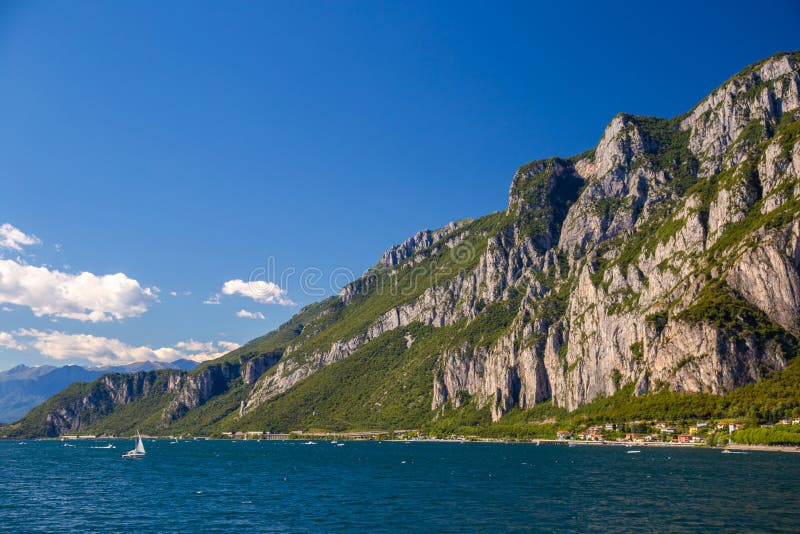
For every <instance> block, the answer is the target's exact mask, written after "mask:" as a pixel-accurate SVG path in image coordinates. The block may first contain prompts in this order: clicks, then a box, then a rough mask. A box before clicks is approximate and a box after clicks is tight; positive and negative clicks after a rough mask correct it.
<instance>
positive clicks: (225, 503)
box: [0, 440, 800, 532]
mask: <svg viewBox="0 0 800 534" xmlns="http://www.w3.org/2000/svg"><path fill="white" fill-rule="evenodd" d="M105 443H107V442H75V446H74V447H64V446H63V444H62V443H60V442H53V441H50V442H45V441H42V442H35V441H31V442H26V443H25V444H24V445H20V444H18V442H15V441H0V529H3V530H7V531H13V532H21V531H34V530H41V531H94V532H123V531H124V532H165V531H181V532H197V531H217V530H218V531H223V530H228V531H230V530H239V531H284V532H285V531H289V532H304V531H311V532H317V531H324V532H331V531H353V530H372V531H375V530H380V531H397V530H401V529H402V530H413V531H440V532H442V531H447V532H450V531H454V532H475V531H498V530H499V531H531V530H533V531H554V530H558V531H565V530H569V531H587V530H596V531H607V530H613V531H617V532H619V531H639V532H652V531H656V530H666V531H709V530H714V531H747V530H751V531H752V530H755V531H776V532H781V531H785V532H797V531H798V529H800V454H788V453H763V452H762V453H759V452H752V453H747V454H721V453H720V451H719V450H707V449H706V450H688V449H677V448H676V449H667V448H647V447H643V448H641V449H640V450H641V453H639V454H627V452H628V451H629V450H631V449H627V448H625V447H611V446H598V447H566V446H560V445H542V446H540V447H537V446H536V445H534V444H501V443H491V444H489V443H465V444H460V443H422V442H412V443H403V442H383V443H376V442H345V443H344V445H343V446H341V447H338V446H335V445H331V444H330V443H328V442H324V441H322V442H317V444H316V445H304V444H302V442H297V441H287V442H270V441H262V442H254V441H251V442H230V441H205V442H201V441H197V442H181V443H179V444H177V445H170V444H169V443H168V442H167V441H158V442H151V441H149V440H146V441H145V446H146V447H147V451H148V454H147V457H146V458H145V459H143V460H123V459H121V458H120V454H121V453H122V452H123V451H125V450H128V449H130V448H132V445H133V444H132V442H131V441H129V440H126V441H119V440H117V441H113V443H114V444H115V445H116V447H117V448H116V449H92V448H90V447H91V446H97V445H101V444H105Z"/></svg>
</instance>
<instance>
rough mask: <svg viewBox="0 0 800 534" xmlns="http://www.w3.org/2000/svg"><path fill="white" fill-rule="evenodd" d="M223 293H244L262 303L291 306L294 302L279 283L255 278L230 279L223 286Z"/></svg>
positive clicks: (245, 295) (243, 294)
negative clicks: (248, 279)
mask: <svg viewBox="0 0 800 534" xmlns="http://www.w3.org/2000/svg"><path fill="white" fill-rule="evenodd" d="M222 293H223V294H225V295H236V294H239V295H242V296H244V297H247V298H251V299H253V300H255V301H256V302H261V303H262V304H280V305H281V306H291V305H293V304H294V302H292V301H291V300H289V299H288V298H286V290H285V289H281V288H280V287H279V286H278V284H275V283H273V282H264V281H263V280H255V281H252V282H245V281H244V280H238V279H237V280H228V281H227V282H225V284H224V285H223V286H222Z"/></svg>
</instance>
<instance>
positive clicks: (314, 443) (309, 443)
mask: <svg viewBox="0 0 800 534" xmlns="http://www.w3.org/2000/svg"><path fill="white" fill-rule="evenodd" d="M316 444H317V443H316V442H314V441H306V442H305V443H303V445H316Z"/></svg>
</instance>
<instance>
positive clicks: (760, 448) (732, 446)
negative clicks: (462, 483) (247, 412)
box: [0, 436, 800, 454]
mask: <svg viewBox="0 0 800 534" xmlns="http://www.w3.org/2000/svg"><path fill="white" fill-rule="evenodd" d="M130 439H131V438H129V437H107V438H100V437H94V438H77V439H75V438H69V439H64V438H63V437H57V438H27V439H24V438H23V439H21V438H5V437H4V438H0V441H77V442H82V441H86V442H95V441H126V440H130ZM142 439H146V440H159V441H169V440H173V439H175V438H173V437H166V436H164V437H162V436H144V437H143V438H142ZM331 440H337V441H340V442H342V441H353V442H361V441H363V442H370V441H377V442H398V443H505V444H523V445H537V446H539V445H559V446H567V447H572V446H583V447H604V446H605V447H609V446H610V447H624V448H629V449H638V448H642V447H659V448H681V449H712V450H713V449H716V450H719V451H723V450H725V449H729V450H736V451H749V452H787V453H795V454H796V453H800V446H798V445H747V444H743V443H729V444H728V445H725V446H723V447H718V446H711V445H705V444H698V443H670V442H659V441H655V442H645V443H632V442H627V441H580V440H558V439H531V440H514V439H502V438H482V439H453V438H447V439H434V438H417V439H382V440H371V439H347V438H342V437H341V436H339V437H335V438H334V437H315V438H312V437H310V436H306V437H304V438H300V437H298V438H285V439H260V440H259V439H245V440H243V439H229V438H210V437H202V438H197V439H195V438H190V439H183V440H181V441H185V442H189V441H255V442H261V441H331Z"/></svg>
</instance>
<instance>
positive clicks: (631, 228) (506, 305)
mask: <svg viewBox="0 0 800 534" xmlns="http://www.w3.org/2000/svg"><path fill="white" fill-rule="evenodd" d="M799 65H800V53H798V52H790V53H779V54H775V55H773V56H770V57H769V58H766V59H764V60H762V61H760V62H758V63H755V64H753V65H751V66H749V67H747V68H745V69H744V70H743V71H741V72H740V73H738V74H737V75H735V76H734V77H732V78H731V79H729V80H728V81H727V82H725V83H724V84H722V85H721V86H720V87H718V88H717V89H715V90H714V91H712V92H711V93H710V94H709V95H708V96H707V97H706V98H704V99H702V100H701V101H700V102H698V104H697V105H695V106H694V107H693V108H692V109H691V110H689V111H687V112H686V113H684V114H682V115H679V116H677V117H674V118H672V119H661V118H654V117H644V116H637V115H631V114H626V113H620V114H618V115H616V116H615V117H614V118H613V119H612V120H611V121H610V123H609V124H608V126H607V127H606V128H605V131H604V132H603V135H602V136H601V138H600V141H599V142H598V145H597V147H595V148H594V149H592V150H589V151H587V152H584V153H582V154H579V155H577V156H573V157H570V158H559V157H554V158H548V159H545V160H536V161H532V162H530V163H527V164H525V165H523V166H522V167H520V168H519V169H518V170H517V172H516V173H515V174H514V177H513V180H512V183H511V186H510V189H509V203H508V207H507V209H506V210H505V211H503V212H497V213H493V214H490V215H487V216H484V217H480V218H477V219H471V220H463V221H459V222H458V223H451V224H450V225H447V226H445V227H443V228H441V229H437V230H423V231H420V232H419V233H417V234H416V235H415V236H412V237H411V238H409V239H408V240H407V241H405V242H404V243H402V244H399V245H396V246H394V247H392V248H390V249H389V250H388V251H387V252H386V253H385V254H384V255H383V256H382V257H381V258H380V259H379V261H378V262H377V263H376V265H375V266H374V267H373V268H371V269H370V270H368V271H367V273H366V274H365V275H364V276H362V277H361V278H359V279H358V280H356V281H354V282H353V283H351V284H348V285H347V286H345V287H344V288H343V289H342V291H341V292H340V294H339V296H337V297H331V298H328V299H326V300H324V301H321V302H318V303H315V304H312V305H310V306H307V307H305V308H304V309H303V310H301V311H300V312H299V313H298V314H297V315H295V316H294V317H293V318H292V319H290V321H288V322H287V323H285V324H284V325H282V326H281V327H279V328H278V329H277V330H275V331H274V332H271V333H269V334H267V335H265V336H262V337H261V338H258V339H256V340H253V341H251V342H249V343H247V344H245V345H244V346H242V347H240V348H239V349H237V350H235V351H232V352H231V353H229V354H227V355H225V356H223V357H222V358H220V359H218V360H215V361H212V362H207V363H205V364H203V365H201V366H199V367H198V368H197V369H195V370H193V371H191V372H189V373H184V374H180V375H178V374H174V373H173V374H170V373H161V375H163V376H164V377H165V380H166V382H165V383H166V384H167V386H164V387H163V388H161V389H158V391H159V392H160V393H159V394H160V395H161V396H160V397H159V398H158V399H156V398H155V397H153V396H152V395H150V394H149V393H148V394H145V397H146V398H137V397H136V396H130V395H122V396H120V397H118V398H119V399H122V401H121V402H120V403H118V404H114V405H113V406H112V407H111V408H108V410H107V411H104V412H103V413H102V414H99V415H98V413H96V414H94V415H97V417H94V416H92V417H88V418H87V417H85V415H86V414H85V413H83V412H80V410H79V409H77V408H76V411H75V415H76V417H73V418H60V419H58V421H59V422H58V424H56V423H53V424H52V425H51V426H50V427H49V428H47V429H46V430H45V431H44V433H45V434H47V435H55V434H58V433H63V432H65V431H75V430H79V429H81V428H92V429H100V428H102V425H103V421H104V419H105V420H108V414H109V413H112V414H113V412H114V411H115V410H117V409H120V408H121V409H124V410H127V413H128V414H129V415H133V412H137V409H136V406H137V403H139V402H140V401H141V402H142V403H143V404H142V405H141V406H142V410H141V413H140V414H138V415H136V417H139V418H140V419H139V420H140V421H142V422H145V421H146V422H147V424H149V425H151V426H150V427H149V429H150V430H152V431H154V432H156V431H166V430H167V429H169V430H170V431H175V430H182V431H219V430H222V429H235V428H240V429H241V428H251V427H252V428H253V429H263V428H270V429H274V430H288V429H290V428H292V427H293V425H295V424H298V423H300V422H302V423H303V424H306V425H308V426H314V425H318V426H319V427H325V428H331V429H342V428H346V427H348V425H349V426H359V425H360V426H364V425H366V424H369V425H375V426H383V427H392V426H395V427H396V426H397V425H402V426H407V425H409V424H412V423H414V424H416V425H417V426H421V425H424V424H430V423H432V422H435V421H436V420H437V419H440V418H446V417H449V416H450V415H452V414H453V413H454V411H455V412H459V411H460V412H459V413H467V412H465V410H467V411H470V410H471V411H474V412H478V411H488V414H489V416H490V419H491V421H493V422H499V421H501V420H502V419H503V418H504V416H506V415H507V414H509V413H510V412H512V411H515V410H517V411H518V410H522V411H525V410H535V409H536V408H537V406H542V405H550V406H553V407H557V408H558V409H560V410H566V411H567V412H571V411H575V410H578V409H579V408H581V407H583V406H586V405H588V404H590V403H592V402H595V401H600V400H602V399H604V398H613V397H615V396H617V395H621V394H623V392H626V391H628V390H630V394H631V395H632V396H633V397H644V396H648V395H658V394H659V392H674V393H685V394H698V395H708V394H710V395H716V396H723V395H725V394H728V393H729V392H732V391H734V390H737V389H738V388H741V387H742V386H746V385H747V384H752V383H754V382H759V381H762V380H764V379H765V378H767V377H771V376H773V375H774V374H775V373H779V372H780V371H781V370H783V369H785V368H786V367H787V366H789V365H792V363H793V358H794V356H795V354H796V351H797V336H798V335H800V319H798V317H800V215H798V214H799V213H800V143H798V140H800V117H798V113H800V90H799V88H800V68H799ZM377 347H382V348H381V349H380V350H378V349H377ZM389 356H391V357H389ZM353 362H361V365H360V368H361V369H362V370H365V371H363V372H359V366H354V363H353ZM379 362H380V365H378V363H379ZM376 366H377V367H376ZM366 370H369V371H366ZM364 373H366V374H364ZM156 375H159V373H156ZM387 377H391V378H392V379H391V380H389V379H388V378H387ZM148 380H149V379H148ZM426 381H427V386H424V384H425V382H426ZM334 386H335V387H334ZM97 387H100V388H101V389H103V388H105V389H104V391H105V393H104V394H109V395H111V397H114V394H115V392H116V389H115V388H118V387H120V385H119V384H118V383H116V382H113V383H112V382H109V381H108V380H107V381H106V382H105V383H103V384H100V385H98V386H97ZM125 387H128V386H125ZM128 389H130V388H128ZM142 391H143V390H142ZM342 395H344V396H342ZM333 397H336V398H338V399H339V400H338V401H337V403H336V404H335V405H331V401H330V399H331V398H333ZM633 397H632V398H633ZM287 399H291V403H288V401H287ZM348 399H349V400H348ZM51 400H52V399H51ZM59 402H61V403H62V404H61V405H59V404H58V403H57V402H54V403H51V405H48V406H45V408H43V409H42V410H40V411H39V412H36V413H33V412H32V416H31V417H33V418H34V419H36V418H38V419H37V420H38V421H39V423H37V426H36V428H44V427H43V426H42V424H41V421H43V420H47V417H48V415H50V416H52V415H53V412H52V410H53V409H55V410H56V411H58V409H59V408H58V406H61V407H62V408H63V403H64V402H67V403H73V405H74V403H75V399H71V398H68V396H67V397H62V398H60V400H59ZM797 402H800V399H797V400H795V401H794V404H793V405H791V406H786V407H785V408H786V409H788V410H791V409H794V408H795V407H796V404H797ZM147 403H150V404H147ZM145 404H147V408H146V409H145ZM345 404H350V405H351V406H350V407H349V408H347V407H345V406H344V405H345ZM114 406H116V408H115V407H114ZM317 406H326V407H327V408H326V409H325V410H324V411H321V410H317ZM47 410H51V411H50V412H48V411H47ZM103 410H106V408H103ZM62 411H63V410H62ZM137 413H138V412H137ZM335 414H336V416H335V417H334V415H335ZM51 419H53V417H51ZM76 421H77V422H76ZM28 422H30V421H28ZM45 426H46V425H45ZM25 428H26V420H23V421H21V422H20V423H19V424H18V425H16V426H15V427H12V431H14V432H19V433H21V434H24V433H25ZM109 428H111V427H109Z"/></svg>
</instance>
